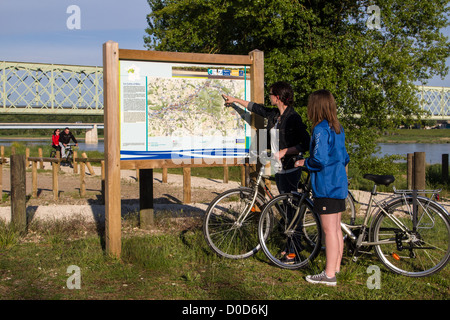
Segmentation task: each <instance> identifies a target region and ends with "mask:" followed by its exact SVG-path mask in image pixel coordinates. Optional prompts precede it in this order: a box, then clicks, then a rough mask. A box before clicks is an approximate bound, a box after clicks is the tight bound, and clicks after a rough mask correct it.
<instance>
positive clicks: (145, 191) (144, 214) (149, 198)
mask: <svg viewBox="0 0 450 320" xmlns="http://www.w3.org/2000/svg"><path fill="white" fill-rule="evenodd" d="M153 224H154V211H153V169H139V226H140V228H143V229H145V228H147V227H150V226H153Z"/></svg>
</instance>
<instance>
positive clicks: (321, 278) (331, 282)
mask: <svg viewBox="0 0 450 320" xmlns="http://www.w3.org/2000/svg"><path fill="white" fill-rule="evenodd" d="M306 281H308V282H309V283H322V284H326V285H327V286H335V285H336V284H337V281H336V276H334V277H332V278H329V277H328V276H327V274H326V273H325V271H322V273H319V274H315V275H313V276H306Z"/></svg>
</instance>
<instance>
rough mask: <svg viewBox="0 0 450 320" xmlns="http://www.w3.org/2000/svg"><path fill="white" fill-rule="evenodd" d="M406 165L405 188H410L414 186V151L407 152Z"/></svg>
mask: <svg viewBox="0 0 450 320" xmlns="http://www.w3.org/2000/svg"><path fill="white" fill-rule="evenodd" d="M406 166H407V167H406V182H407V187H406V188H407V189H408V190H411V189H412V188H413V187H414V153H408V154H407V156H406Z"/></svg>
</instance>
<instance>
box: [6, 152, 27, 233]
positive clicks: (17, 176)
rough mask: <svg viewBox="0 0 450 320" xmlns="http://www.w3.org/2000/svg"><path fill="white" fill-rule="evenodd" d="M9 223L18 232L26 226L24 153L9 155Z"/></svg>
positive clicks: (23, 230)
mask: <svg viewBox="0 0 450 320" xmlns="http://www.w3.org/2000/svg"><path fill="white" fill-rule="evenodd" d="M10 159H11V162H10V164H11V169H10V170H11V223H12V224H13V226H14V228H15V229H16V230H18V231H20V232H25V231H26V228H27V210H26V209H27V208H26V176H25V161H26V160H25V155H23V154H13V155H11V158H10Z"/></svg>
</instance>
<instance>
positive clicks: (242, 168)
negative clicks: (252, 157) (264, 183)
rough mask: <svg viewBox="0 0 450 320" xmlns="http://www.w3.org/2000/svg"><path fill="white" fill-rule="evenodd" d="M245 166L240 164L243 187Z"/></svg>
mask: <svg viewBox="0 0 450 320" xmlns="http://www.w3.org/2000/svg"><path fill="white" fill-rule="evenodd" d="M245 167H246V166H241V186H243V187H245V185H246V184H245Z"/></svg>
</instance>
